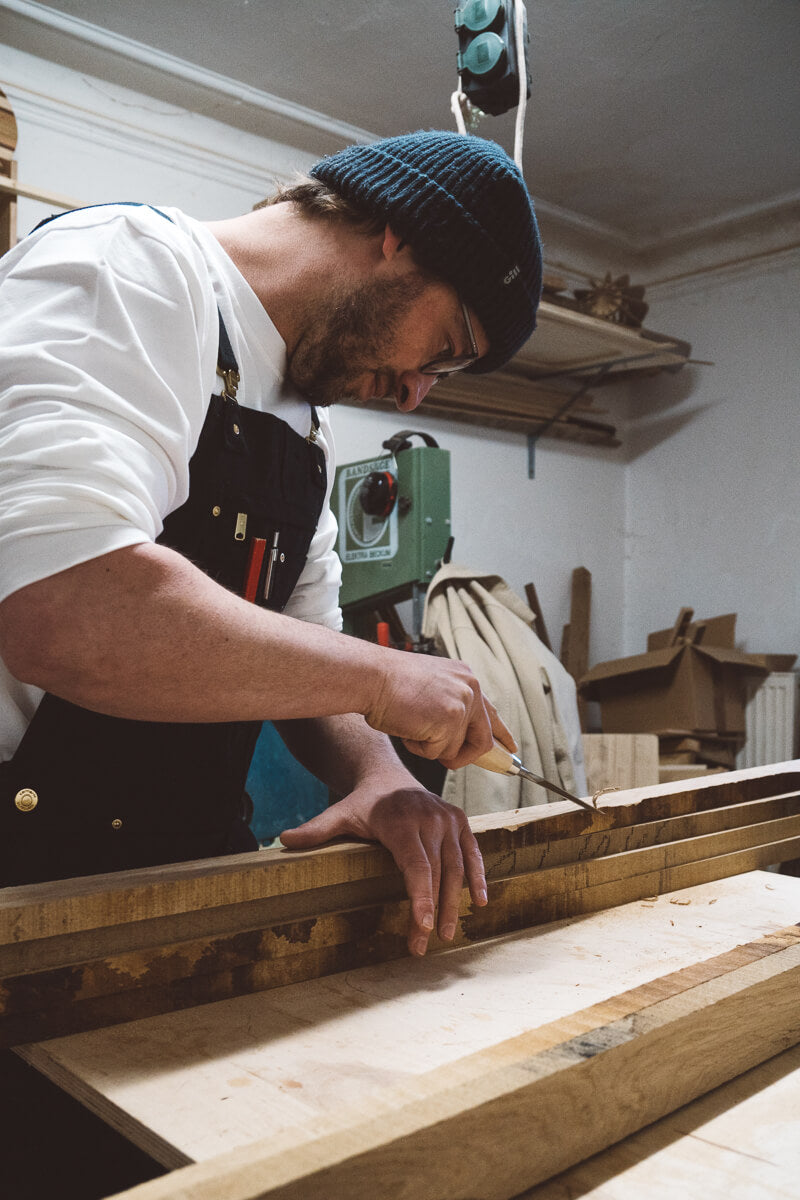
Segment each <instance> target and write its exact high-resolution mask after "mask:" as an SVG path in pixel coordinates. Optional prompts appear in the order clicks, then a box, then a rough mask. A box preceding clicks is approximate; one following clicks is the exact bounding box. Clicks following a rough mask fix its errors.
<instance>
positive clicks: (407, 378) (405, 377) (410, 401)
mask: <svg viewBox="0 0 800 1200" xmlns="http://www.w3.org/2000/svg"><path fill="white" fill-rule="evenodd" d="M435 383H436V376H435V375H421V374H420V373H419V371H404V372H403V374H402V375H401V376H400V377H399V379H398V380H397V392H396V393H395V404H396V405H397V408H398V409H399V411H400V412H413V411H414V409H415V408H419V406H420V404H422V401H423V400H424V399H425V397H426V396H427V394H428V392H429V391H430V390H431V388H432V387H433V385H434V384H435Z"/></svg>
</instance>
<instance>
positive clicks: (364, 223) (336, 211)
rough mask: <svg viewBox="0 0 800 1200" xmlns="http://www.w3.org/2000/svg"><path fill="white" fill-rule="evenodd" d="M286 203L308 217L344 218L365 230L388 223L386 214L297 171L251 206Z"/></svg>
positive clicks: (379, 228)
mask: <svg viewBox="0 0 800 1200" xmlns="http://www.w3.org/2000/svg"><path fill="white" fill-rule="evenodd" d="M287 203H290V204H296V205H297V206H298V208H299V209H300V210H301V211H302V212H303V214H304V215H305V216H307V217H312V218H316V219H320V218H321V219H323V220H326V221H343V222H345V223H346V224H348V225H354V226H357V227H358V228H360V229H362V230H363V231H364V233H367V234H374V233H381V232H382V231H383V230H384V229H385V227H386V223H387V222H386V217H385V216H380V215H376V214H375V213H372V212H369V211H368V210H367V209H365V208H362V207H361V206H360V205H358V204H354V203H353V202H352V201H351V200H345V198H344V196H340V195H339V193H338V192H335V191H333V190H332V189H331V188H330V187H328V185H327V184H325V183H322V182H321V181H320V180H319V179H312V178H311V176H310V175H300V176H298V178H297V180H296V181H295V182H294V183H292V184H288V185H284V184H279V185H278V188H277V191H276V192H275V193H274V194H273V195H272V196H269V197H268V198H267V199H266V200H262V201H260V203H258V204H255V205H254V206H253V207H254V208H267V207H268V206H269V205H272V204H287Z"/></svg>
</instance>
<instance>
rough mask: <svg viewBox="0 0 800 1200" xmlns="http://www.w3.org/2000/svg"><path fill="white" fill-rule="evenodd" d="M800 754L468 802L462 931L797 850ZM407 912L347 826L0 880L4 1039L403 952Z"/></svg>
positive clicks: (386, 866)
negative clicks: (780, 765) (86, 874)
mask: <svg viewBox="0 0 800 1200" xmlns="http://www.w3.org/2000/svg"><path fill="white" fill-rule="evenodd" d="M798 766H800V764H786V767H785V768H784V769H775V768H771V769H769V770H767V769H764V768H756V769H754V770H751V771H743V772H736V773H733V774H731V775H728V776H719V777H714V779H718V780H719V782H718V783H715V782H713V780H712V781H702V782H700V783H699V784H698V783H697V782H695V783H694V785H693V786H685V787H684V788H683V789H682V790H679V791H677V792H676V791H674V790H670V789H665V788H664V787H659V786H655V787H653V788H649V789H647V788H645V789H639V790H634V791H630V792H627V793H625V792H623V793H618V794H616V795H614V796H613V797H609V804H608V806H607V807H606V811H605V812H604V814H602V816H601V814H598V816H597V818H595V819H593V818H592V815H591V814H590V813H587V812H585V810H582V809H581V810H577V811H576V809H575V807H574V806H573V805H571V804H569V803H559V804H555V805H551V806H546V809H545V811H543V810H542V808H535V809H532V810H522V811H517V812H514V813H505V814H491V815H490V816H489V817H485V818H476V819H474V821H473V827H474V828H475V830H476V834H477V836H478V840H479V843H480V845H481V848H482V852H483V854H484V858H485V861H486V866H487V876H488V880H489V895H490V904H489V906H488V907H487V908H483V909H473V908H472V906H471V903H470V901H469V896H468V894H467V893H466V892H465V893H464V895H463V898H462V905H461V911H460V920H459V923H458V929H457V933H456V939H455V944H463V943H464V942H475V941H480V940H482V939H485V938H488V937H493V936H496V935H497V934H500V933H507V932H510V931H513V930H519V929H522V928H525V927H527V926H530V925H535V924H540V923H543V922H546V921H551V920H555V919H559V918H562V917H566V916H570V915H576V914H578V913H584V912H594V911H597V910H598V909H600V908H606V907H610V906H613V905H616V904H622V903H626V902H628V901H630V900H633V899H637V898H643V897H646V896H648V895H655V894H658V893H661V892H664V891H670V890H674V889H675V888H680V887H688V886H691V885H692V884H695V883H699V882H703V881H707V880H712V879H717V878H721V877H722V876H724V875H730V874H735V873H737V872H741V871H749V870H753V869H756V868H759V867H765V866H768V865H772V864H773V863H777V862H780V861H784V860H787V859H793V858H796V857H798V855H800V797H799V795H798V790H797V789H798V788H800V771H798V769H797V768H798ZM788 789H794V790H788ZM547 809H549V810H550V811H547ZM407 920H408V904H407V901H406V900H405V898H404V891H403V884H402V877H401V876H400V874H399V872H398V871H397V870H396V869H395V868H394V866H393V865H392V864H391V860H390V859H389V857H388V855H387V854H386V853H385V852H384V851H382V850H380V849H378V848H377V847H372V846H357V845H348V844H345V845H341V846H331V847H327V848H324V849H322V850H319V851H311V852H305V853H301V854H296V855H293V854H289V853H288V852H284V851H267V852H264V853H261V854H258V853H256V854H251V855H243V856H240V858H238V859H232V860H230V861H227V862H226V861H224V860H223V861H222V862H220V861H218V860H212V861H210V862H200V863H186V864H179V865H177V866H174V867H167V868H147V869H145V870H143V871H136V872H128V873H124V874H121V875H119V876H115V875H110V876H102V877H94V878H92V879H85V880H64V881H60V882H58V883H52V884H36V885H32V886H31V887H28V888H8V889H5V891H4V892H3V893H0V1045H14V1044H18V1043H20V1042H25V1041H33V1040H41V1039H42V1038H46V1037H53V1036H59V1035H62V1034H64V1033H69V1032H75V1031H78V1030H81V1029H90V1028H96V1027H98V1026H100V1025H104V1024H113V1023H115V1022H119V1021H126V1020H131V1019H133V1018H134V1017H137V1016H145V1015H153V1014H156V1013H161V1012H167V1011H171V1010H173V1009H177V1008H184V1007H188V1006H191V1005H193V1004H198V1003H206V1002H208V1001H212V1000H217V999H222V998H225V997H228V996H234V995H240V994H244V993H248V992H254V991H261V990H264V989H267V988H271V987H277V986H282V985H284V984H287V983H291V982H297V981H299V980H303V979H309V978H313V977H316V976H320V975H325V974H330V973H333V972H336V971H341V970H345V969H350V968H352V967H355V966H359V965H362V964H364V963H371V962H379V961H385V960H388V959H392V958H397V957H401V956H403V955H405V954H406V952H407V951H406V946H405V928H406V924H407ZM433 946H434V948H442V947H443V944H442V943H438V942H436V940H435V939H434V942H433Z"/></svg>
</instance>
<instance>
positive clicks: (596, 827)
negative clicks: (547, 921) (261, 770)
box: [0, 760, 800, 946]
mask: <svg viewBox="0 0 800 1200" xmlns="http://www.w3.org/2000/svg"><path fill="white" fill-rule="evenodd" d="M799 789H800V760H798V761H794V762H787V763H778V764H772V765H770V766H765V767H751V768H748V769H746V770H742V771H731V772H729V773H727V774H726V775H724V776H718V777H716V776H715V777H713V778H708V779H693V780H691V781H688V782H685V783H681V784H679V785H677V786H670V785H665V784H661V785H655V786H653V787H641V788H633V789H630V790H627V791H624V792H619V793H615V794H611V795H608V796H605V797H603V801H602V806H601V807H602V813H603V819H602V820H599V819H598V820H596V821H593V819H592V816H591V814H590V813H587V812H586V810H585V809H578V808H577V807H576V806H575V805H573V804H570V803H569V802H567V801H559V802H557V803H554V804H548V805H542V806H536V807H533V808H526V809H523V810H515V811H513V812H510V813H488V814H485V815H482V816H478V817H473V818H472V819H471V821H470V825H471V826H472V828H473V829H474V830H475V832H476V834H477V835H478V837H479V841H480V844H481V849H482V852H483V853H484V855H486V854H492V853H494V852H497V853H501V854H508V853H512V852H515V851H516V850H519V849H522V848H525V847H529V846H531V845H536V844H539V843H548V844H551V843H553V842H556V841H561V840H563V839H569V838H575V837H583V836H584V835H586V834H589V833H593V832H596V831H604V832H606V831H608V823H609V821H610V822H611V824H612V826H613V827H614V828H625V827H628V826H634V825H637V824H640V823H642V822H648V821H666V820H669V819H671V818H674V817H680V816H686V815H690V814H694V813H701V812H710V811H713V810H714V809H719V808H725V807H728V806H731V805H737V804H744V803H747V802H750V801H753V800H758V799H762V798H768V797H774V796H779V795H783V794H786V793H789V792H793V791H797V790H799ZM681 836H686V834H685V832H684V833H682V834H681ZM391 874H392V860H391V857H390V855H389V854H388V853H387V852H386V851H385V850H383V849H381V848H380V847H378V846H374V845H365V844H363V843H337V844H335V845H329V846H323V847H321V848H319V849H316V850H312V851H295V852H291V853H290V852H288V851H285V850H261V851H257V852H254V853H252V854H240V855H236V856H232V857H230V858H222V859H204V860H199V861H197V862H188V863H175V864H172V865H168V866H162V867H145V868H142V869H141V870H137V871H120V872H116V873H112V874H108V875H95V876H87V877H85V878H80V879H65V880H58V881H56V882H54V883H40V884H31V885H28V886H26V887H13V888H3V889H0V946H2V945H11V944H14V945H16V944H19V943H21V942H26V941H32V940H36V939H40V938H50V937H54V936H60V935H65V934H70V933H77V932H86V931H89V930H92V929H107V928H110V927H111V926H118V925H131V924H134V923H136V924H138V923H139V922H142V921H146V920H148V919H151V918H160V917H165V916H168V917H173V916H176V915H179V914H181V913H193V912H194V913H201V914H203V919H204V920H205V919H206V917H207V916H208V914H209V913H210V912H211V911H212V910H213V909H215V908H220V909H221V908H225V907H226V906H229V905H235V906H236V907H237V909H239V910H240V909H241V906H242V905H243V904H245V903H248V902H252V901H257V900H258V901H260V900H263V899H265V898H268V897H277V896H287V895H289V894H295V893H300V892H307V891H310V890H312V889H320V896H319V897H315V899H314V901H313V904H312V905H311V908H310V911H324V907H325V903H324V902H325V900H326V899H327V900H328V902H329V903H328V907H329V908H335V907H337V906H338V907H339V908H342V907H346V906H347V905H348V904H350V905H353V906H354V905H355V904H357V903H359V902H361V901H363V900H367V901H368V900H369V899H371V898H372V889H377V890H378V891H381V892H382V890H383V889H385V890H386V892H387V893H388V891H389V885H388V884H387V882H386V881H387V878H388V877H389V876H390V875H391ZM395 874H396V875H397V878H398V879H399V878H400V876H399V873H395ZM328 888H342V889H344V890H343V891H341V892H336V893H334V892H328V891H327V890H323V889H328Z"/></svg>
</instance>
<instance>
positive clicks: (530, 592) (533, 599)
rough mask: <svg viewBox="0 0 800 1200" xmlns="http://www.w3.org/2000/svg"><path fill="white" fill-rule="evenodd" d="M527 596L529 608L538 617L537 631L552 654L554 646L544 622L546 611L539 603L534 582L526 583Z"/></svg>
mask: <svg viewBox="0 0 800 1200" xmlns="http://www.w3.org/2000/svg"><path fill="white" fill-rule="evenodd" d="M525 598H526V600H527V601H528V608H529V609H530V610H531V612H532V613H533V615H534V616H535V617H536V626H535V628H536V633H537V634H538V636H539V638H540V640H541V641H543V642H544V644H545V646H547V649H548V650H549V651H550V652H551V654H552V652H553V647H552V644H551V642H550V637H549V635H548V632H547V626H546V625H545V623H544V613H543V612H542V606H541V604H540V603H539V597H538V596H537V594H536V588H535V586H534V585H533V584H532V583H526V584H525Z"/></svg>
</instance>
